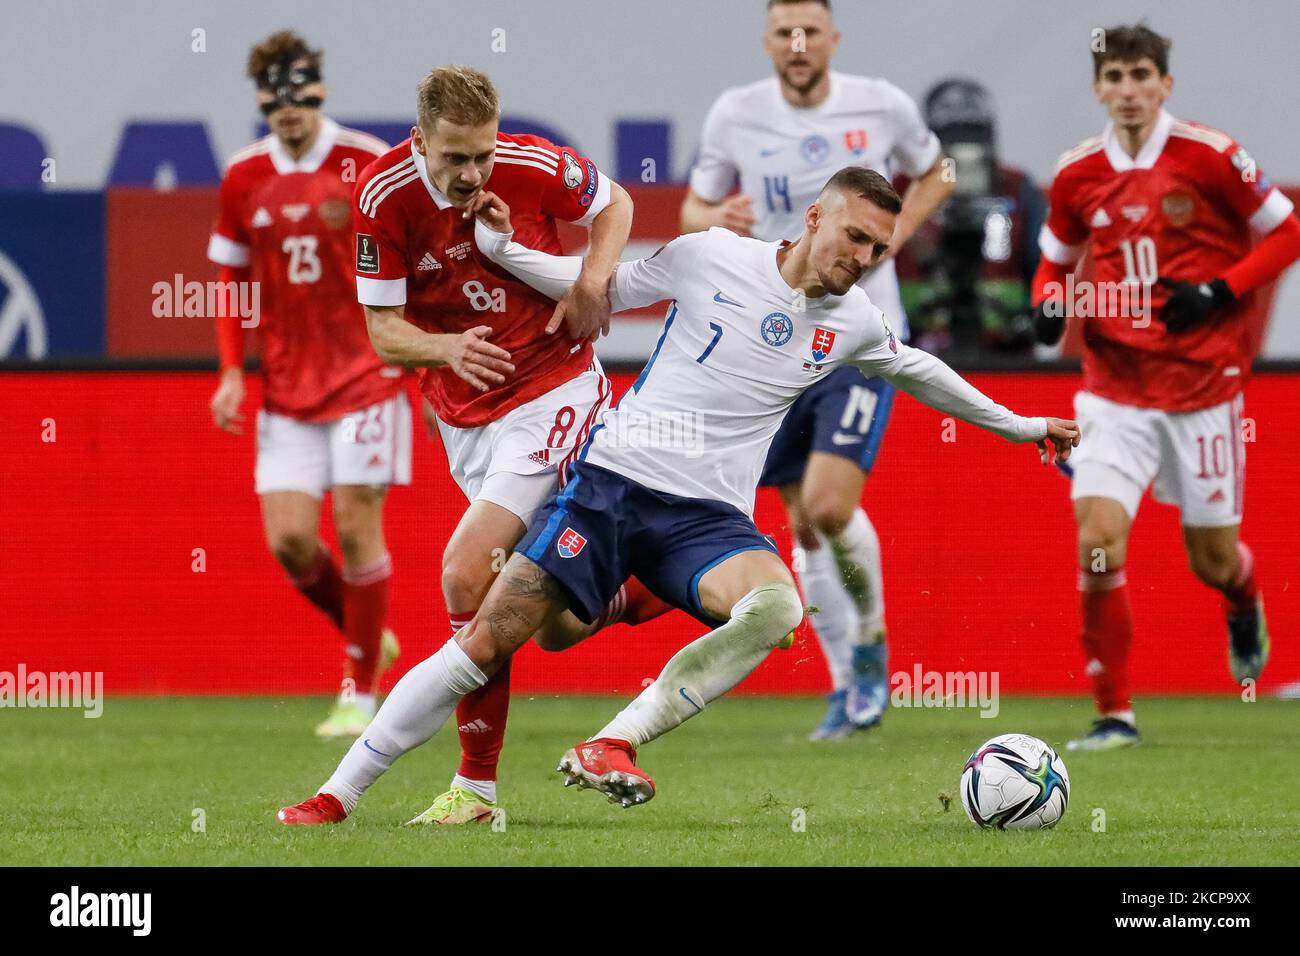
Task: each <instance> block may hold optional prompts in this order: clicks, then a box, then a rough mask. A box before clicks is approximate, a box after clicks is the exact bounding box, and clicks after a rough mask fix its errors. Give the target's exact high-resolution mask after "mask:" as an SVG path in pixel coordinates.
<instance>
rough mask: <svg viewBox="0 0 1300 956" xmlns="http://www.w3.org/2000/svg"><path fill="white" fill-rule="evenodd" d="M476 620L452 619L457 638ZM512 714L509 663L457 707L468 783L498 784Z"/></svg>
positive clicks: (455, 616) (462, 761) (462, 764)
mask: <svg viewBox="0 0 1300 956" xmlns="http://www.w3.org/2000/svg"><path fill="white" fill-rule="evenodd" d="M473 619H474V615H473V613H469V614H453V615H451V633H452V634H453V635H454V634H455V633H456V632H457V631H459V630H460V629H461V628H462V627H464V626H465V625H466V624H468V623H469V622H470V621H472V620H473ZM509 712H510V661H506V663H505V666H503V667H502V668H501V670H499V671H497V672H496V673H495V674H493V675H492V676H491V677H490V678H488V682H487V683H486V684H484V685H483V686H482V687H480V688H479V689H478V690H476V691H472V692H471V693H468V694H466V695H465V696H464V697H462V698H461V699H460V703H459V704H457V705H456V729H457V730H458V731H459V732H460V769H459V770H457V771H456V772H457V773H459V774H460V775H461V776H462V777H465V778H466V779H469V780H496V778H497V763H498V762H499V761H500V759H501V746H502V744H504V743H505V739H506V716H507V715H508V714H509Z"/></svg>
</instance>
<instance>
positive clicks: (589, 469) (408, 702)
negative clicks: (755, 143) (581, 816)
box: [280, 167, 1079, 823]
mask: <svg viewBox="0 0 1300 956" xmlns="http://www.w3.org/2000/svg"><path fill="white" fill-rule="evenodd" d="M900 207H901V200H900V199H899V197H898V194H897V193H895V192H894V190H893V189H892V188H891V187H890V185H889V183H888V181H887V180H885V179H884V178H883V177H881V176H880V175H879V174H878V173H875V172H872V171H870V170H864V169H861V168H860V167H850V168H848V169H844V170H841V171H840V172H839V173H837V174H836V175H835V176H834V177H832V178H831V180H830V182H828V183H827V184H826V188H825V190H824V192H823V194H822V195H821V197H819V199H818V201H817V202H815V203H814V204H813V205H812V206H810V207H809V208H808V210H807V213H806V222H807V229H806V231H805V233H804V234H803V235H802V236H801V237H800V239H799V241H798V242H796V243H794V244H793V245H791V244H786V243H776V242H760V241H758V240H755V239H747V238H742V237H740V236H736V235H734V234H733V233H730V232H727V231H726V230H722V229H711V230H709V231H708V232H707V233H703V234H698V235H687V236H682V237H679V238H677V239H674V240H673V241H672V242H670V243H669V244H668V245H666V246H664V247H663V248H662V249H660V250H659V252H657V253H656V254H655V255H653V256H651V257H650V258H649V259H642V260H638V261H635V262H630V263H623V264H620V265H619V267H618V269H617V271H616V273H615V276H614V278H613V280H612V281H611V284H610V297H611V300H612V306H613V308H614V309H616V310H617V309H626V308H634V307H637V306H644V305H649V304H651V303H653V302H658V301H660V300H663V299H672V300H673V305H672V308H671V309H670V311H669V313H668V317H667V318H666V320H665V322H664V329H663V333H662V335H661V336H660V339H659V344H658V346H657V347H656V349H655V353H654V355H653V356H652V357H651V359H650V361H649V362H648V363H647V365H646V367H645V370H644V371H643V372H642V373H641V376H640V378H638V379H637V382H636V384H635V385H634V386H633V388H632V390H631V391H629V392H628V393H627V394H625V395H624V396H623V398H622V400H621V401H620V403H619V405H618V407H617V408H616V409H611V410H609V411H607V412H605V413H604V415H603V416H602V418H601V423H600V425H599V426H598V427H597V428H594V429H592V431H591V433H590V435H589V437H588V439H587V442H586V444H585V445H584V448H583V452H582V453H581V457H580V460H579V461H578V462H577V464H575V465H574V466H573V470H572V472H571V476H570V480H569V483H568V485H566V487H565V489H564V491H563V492H561V493H560V494H559V495H558V496H557V497H556V498H555V499H554V500H553V501H552V502H551V503H550V504H549V505H548V506H547V507H545V508H543V509H542V510H541V511H540V512H538V514H537V515H536V517H535V518H534V520H533V522H532V524H531V525H530V526H529V529H528V533H527V534H526V535H525V536H524V539H523V540H522V541H521V542H520V543H519V544H518V545H517V546H516V549H515V550H516V553H515V554H514V555H512V556H511V558H510V560H509V562H507V564H506V566H505V568H504V569H503V570H502V572H501V574H500V576H499V577H498V578H497V581H496V583H495V584H493V586H492V589H491V591H490V592H489V593H488V596H487V598H486V600H485V601H484V603H483V605H482V607H481V608H480V610H479V611H478V613H477V614H475V616H474V619H473V621H471V622H470V624H469V625H468V626H467V627H465V628H464V629H462V630H461V631H460V632H459V633H458V634H457V635H456V637H455V638H454V639H452V640H450V641H448V642H447V643H446V644H444V645H443V647H442V648H441V649H440V650H439V651H438V652H437V653H435V654H434V655H433V656H432V657H430V658H428V659H427V660H425V661H423V662H421V663H420V664H418V665H417V666H416V667H414V668H413V669H412V670H411V671H409V672H408V673H407V674H406V676H405V677H403V678H402V680H401V681H399V682H398V684H397V686H396V687H394V688H393V691H392V693H391V694H390V695H389V696H388V699H387V700H386V701H385V703H384V705H383V707H382V708H381V709H380V711H379V713H378V714H377V715H376V717H375V719H374V721H372V722H371V724H370V726H369V727H367V728H366V730H365V732H364V733H362V735H361V737H360V738H359V739H358V740H357V742H356V743H355V744H354V745H353V746H352V749H351V750H349V751H348V754H347V755H346V756H345V757H344V758H343V761H342V763H341V764H340V765H339V767H338V769H337V770H336V771H335V773H334V774H333V776H331V777H330V779H329V780H327V781H326V782H325V784H324V785H323V786H322V787H321V790H320V793H318V794H317V796H315V797H312V798H310V799H309V800H306V801H304V802H303V803H301V804H298V805H297V806H293V807H286V808H284V809H283V810H281V811H280V819H281V820H282V821H283V822H286V823H335V822H339V821H340V820H342V819H344V818H345V817H346V816H347V814H349V813H351V812H352V810H353V809H354V808H355V806H356V803H357V801H358V800H359V799H360V797H361V794H362V793H363V792H364V791H365V790H366V789H367V788H368V787H369V786H370V785H371V784H372V783H373V782H374V781H375V780H376V779H378V778H379V776H380V775H381V774H382V773H383V772H384V771H386V770H387V769H388V768H389V767H390V766H391V765H392V763H393V761H394V760H395V759H396V758H397V757H398V756H400V755H401V754H403V753H405V752H407V751H408V750H411V749H412V748H414V747H416V746H418V745H419V744H421V743H424V742H425V741H426V740H428V739H429V738H430V737H432V736H433V734H434V733H436V732H437V730H438V728H439V727H440V726H441V725H442V724H443V723H444V722H445V721H446V719H447V717H448V716H449V715H450V714H451V713H452V712H453V711H454V710H455V707H456V703H457V701H458V700H460V698H461V697H462V696H463V695H465V694H466V693H469V692H472V691H473V690H474V689H475V688H476V687H479V686H482V685H483V683H485V682H486V681H487V680H488V675H490V674H492V673H494V672H495V671H496V670H497V669H498V668H500V667H501V666H502V665H504V663H505V662H506V661H508V660H509V658H510V655H512V654H513V653H514V652H515V651H516V650H517V649H518V648H519V647H520V646H521V645H522V644H523V643H524V642H525V641H527V640H528V639H529V637H531V636H532V635H534V634H535V633H537V632H538V631H539V630H542V629H545V628H550V627H553V626H554V625H555V624H556V622H557V620H558V619H560V618H563V617H573V616H576V617H577V618H578V619H580V620H582V621H585V622H592V621H594V620H596V618H597V617H598V616H599V615H600V614H601V613H602V612H603V611H604V609H605V607H606V605H608V603H609V599H610V596H612V594H613V593H614V592H616V591H617V590H618V588H619V587H620V586H621V585H622V583H623V581H624V580H625V579H626V578H627V577H628V575H631V574H635V575H636V576H637V577H638V578H639V579H640V580H641V581H642V583H644V584H645V585H646V586H647V587H648V588H649V589H650V590H651V591H653V592H654V593H655V594H657V595H658V596H659V597H661V598H663V599H664V600H666V601H669V602H670V603H672V604H674V605H675V606H677V607H679V608H681V609H682V610H684V611H686V612H687V613H689V614H691V615H693V616H695V617H696V618H698V619H699V620H701V621H703V622H705V623H706V624H708V625H709V626H710V627H712V628H713V630H711V631H710V632H709V633H707V634H705V635H704V636H703V637H701V638H699V639H697V640H695V641H694V642H692V643H691V644H688V645H687V646H686V647H684V648H683V649H682V650H680V651H679V652H678V653H677V654H676V655H674V656H673V658H672V659H671V660H670V661H669V662H668V664H667V665H666V666H665V667H664V670H663V672H662V673H661V674H660V675H659V677H658V678H657V679H656V680H655V681H654V682H653V683H652V684H651V685H650V686H649V687H647V688H646V690H645V691H644V692H643V693H642V694H641V695H640V696H639V697H638V698H637V699H636V700H635V701H633V702H632V704H631V705H629V706H628V707H627V708H625V709H624V710H623V711H622V712H621V713H620V714H619V715H618V716H617V717H616V718H615V719H614V720H613V721H612V722H611V723H610V724H609V725H608V726H606V727H605V728H604V729H603V730H602V731H601V732H600V733H599V734H597V735H596V736H595V737H593V738H592V739H591V740H588V741H586V742H585V743H582V744H579V745H578V746H577V747H575V748H574V749H573V750H570V751H569V752H568V753H567V754H565V756H564V758H563V760H562V762H561V767H560V769H561V770H562V771H563V772H564V773H565V774H566V776H567V780H568V781H569V782H573V783H578V784H580V785H582V786H588V787H593V788H596V789H599V790H601V791H602V792H603V793H605V794H606V795H607V796H609V797H610V798H611V799H612V800H614V801H615V802H619V803H622V804H623V805H624V806H632V805H634V804H637V803H644V802H645V801H646V800H648V799H650V797H651V796H653V794H654V784H653V782H652V781H651V780H650V778H649V776H647V775H646V774H645V772H644V771H642V770H639V769H638V768H637V767H636V766H635V762H634V761H635V755H636V747H638V746H640V745H641V744H644V743H646V742H647V741H649V740H653V739H654V738H655V737H658V736H659V735H661V734H663V733H665V732H667V731H668V730H671V729H672V728H674V727H676V726H677V725H679V724H680V723H682V722H683V721H684V720H686V719H688V718H689V717H692V716H694V715H695V714H697V713H699V712H700V711H701V710H703V709H704V707H705V706H706V705H707V704H708V703H709V702H710V701H712V700H714V699H715V698H717V697H719V696H721V695H722V694H724V693H726V692H727V691H728V690H730V689H731V688H732V687H734V686H735V685H736V684H737V683H739V682H740V681H741V680H743V679H744V678H745V676H746V675H748V674H749V673H750V672H751V671H752V670H753V669H754V668H755V667H757V666H758V665H759V663H761V662H762V660H763V659H764V658H765V657H766V656H767V654H768V653H769V652H770V651H771V650H772V649H773V648H774V647H776V646H777V645H778V644H779V643H780V642H781V641H782V639H783V638H784V637H785V636H786V634H787V633H788V632H789V631H790V630H791V629H792V628H794V627H795V626H796V625H797V624H798V623H799V621H800V619H801V618H802V616H803V605H802V603H801V601H800V598H799V594H798V591H797V590H796V589H795V586H794V580H793V579H792V578H791V576H790V572H789V571H788V570H787V569H786V567H785V564H784V563H783V562H782V561H781V559H780V557H779V556H778V555H777V554H776V550H775V548H774V547H773V545H772V543H771V541H770V540H769V539H768V538H766V537H765V536H763V535H762V534H760V533H759V531H758V529H757V528H755V527H754V523H753V520H752V518H751V517H750V514H751V512H752V509H753V502H754V492H755V486H756V483H757V480H758V475H759V472H760V470H761V469H762V463H763V459H764V455H765V454H766V453H767V446H768V444H769V443H770V442H771V440H772V437H773V436H774V435H775V434H776V431H777V428H778V427H779V426H780V424H781V419H782V418H783V417H784V415H785V413H786V411H787V410H788V409H789V407H790V405H791V404H792V403H793V402H794V401H795V399H796V398H797V397H798V396H799V395H800V393H802V392H803V391H804V390H805V389H807V388H808V387H809V385H810V384H811V383H812V382H814V381H816V380H817V379H818V377H819V376H821V375H824V374H826V373H828V372H829V371H831V370H833V369H835V368H838V367H841V366H845V365H850V364H852V365H857V366H859V367H861V368H863V369H865V370H866V371H868V372H869V373H870V374H873V375H883V376H885V377H886V378H888V379H890V380H891V381H893V382H894V383H896V384H897V385H898V386H899V387H900V388H902V389H904V390H905V391H907V392H908V393H909V394H911V395H914V396H915V397H917V398H918V399H920V400H921V401H923V402H925V403H926V404H929V405H931V406H933V407H935V408H937V409H939V410H941V411H943V412H944V413H946V414H949V415H953V416H955V417H957V418H960V419H962V420H963V421H967V422H971V423H974V424H977V425H980V426H981V427H984V428H987V429H989V430H990V431H993V432H994V433H996V434H998V435H1001V436H1002V437H1004V438H1007V439H1008V440H1011V441H1037V442H1038V443H1039V445H1040V448H1041V449H1042V452H1041V457H1042V460H1043V461H1044V462H1047V461H1048V460H1049V459H1050V457H1051V456H1050V453H1049V451H1048V449H1047V445H1046V442H1047V440H1050V441H1051V442H1052V444H1053V446H1054V448H1055V451H1056V454H1057V456H1058V458H1059V459H1060V460H1064V459H1066V458H1068V457H1069V453H1070V449H1071V448H1072V447H1073V446H1074V445H1076V444H1077V443H1078V440H1079V432H1078V429H1077V428H1076V427H1075V425H1074V423H1073V422H1070V421H1064V420H1061V419H1054V418H1022V417H1021V416H1019V415H1016V414H1013V413H1012V412H1010V411H1008V410H1007V409H1006V408H1003V407H1002V406H1001V405H998V404H996V403H995V402H993V400H992V399H990V398H988V397H987V396H985V395H983V394H982V393H981V392H979V391H978V390H977V389H975V388H974V387H973V386H971V385H970V384H968V383H967V382H965V381H964V380H963V379H961V378H960V377H959V376H958V375H957V374H956V373H955V372H953V371H952V370H951V369H950V368H948V366H946V365H944V364H943V363H942V362H941V361H939V360H938V359H937V358H935V357H933V356H931V355H928V354H927V353H925V352H921V351H919V350H917V349H911V348H909V347H908V346H906V345H904V344H902V343H900V342H899V341H898V340H897V338H896V336H895V335H894V333H893V332H892V331H891V330H890V328H889V325H888V323H887V322H886V321H885V317H884V315H883V314H882V313H881V312H880V310H879V309H877V308H875V307H874V306H873V305H872V304H871V302H870V300H869V299H868V298H867V296H866V294H865V293H864V292H863V291H862V290H861V289H859V288H856V287H855V286H854V283H855V282H856V281H857V280H858V278H859V276H860V275H861V273H862V271H863V269H865V268H866V267H867V266H869V265H870V264H872V263H874V262H875V261H877V260H878V259H879V258H880V256H881V255H882V254H883V253H884V251H885V250H886V249H887V248H888V245H889V237H890V235H891V234H892V233H893V229H894V225H895V220H896V216H897V213H898V211H899V209H900ZM475 208H476V209H480V210H481V212H480V219H479V222H478V223H477V228H476V230H475V240H476V242H477V243H478V246H479V249H480V251H482V252H483V253H484V254H485V255H487V256H488V257H490V258H491V259H493V261H495V262H496V263H497V264H498V265H501V266H502V267H503V268H505V269H506V270H508V271H510V272H511V273H513V274H514V275H515V276H516V277H518V278H520V279H522V280H523V281H525V282H527V283H528V284H529V285H531V286H533V287H534V288H536V289H538V290H539V291H541V292H543V293H546V294H547V295H551V296H563V294H564V291H565V290H567V289H568V287H569V286H571V285H572V283H573V282H574V280H575V279H576V278H577V276H578V273H579V270H580V269H581V264H582V260H581V259H580V258H577V257H563V256H551V255H548V254H546V253H542V252H538V251H535V250H532V249H528V248H526V247H524V246H521V245H519V244H518V243H515V242H513V241H511V240H510V235H509V232H510V223H509V210H508V209H506V208H505V204H504V203H502V202H501V201H500V199H498V198H497V197H494V196H491V195H490V194H486V195H485V196H484V197H483V198H482V201H480V202H476V203H475ZM494 231H495V233H496V234H495V235H494ZM722 289H726V290H727V291H728V293H729V295H728V296H727V297H726V298H725V300H724V299H720V298H719V297H718V292H719V291H721V290H722ZM685 413H690V414H685ZM633 436H636V438H635V439H634V438H633ZM643 439H647V440H643Z"/></svg>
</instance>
